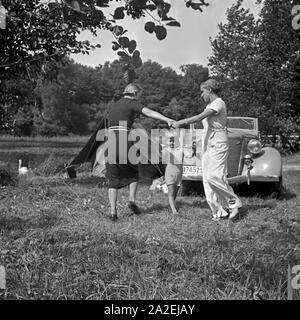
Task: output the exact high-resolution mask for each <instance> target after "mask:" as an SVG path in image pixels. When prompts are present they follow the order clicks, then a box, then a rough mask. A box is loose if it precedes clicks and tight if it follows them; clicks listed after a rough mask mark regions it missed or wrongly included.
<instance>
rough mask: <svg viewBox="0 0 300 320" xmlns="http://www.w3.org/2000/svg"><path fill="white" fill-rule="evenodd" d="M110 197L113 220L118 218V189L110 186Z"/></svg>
mask: <svg viewBox="0 0 300 320" xmlns="http://www.w3.org/2000/svg"><path fill="white" fill-rule="evenodd" d="M108 198H109V204H110V214H111V219H112V220H114V221H115V220H117V218H118V216H117V198H118V189H113V188H109V189H108Z"/></svg>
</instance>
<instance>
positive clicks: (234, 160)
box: [227, 138, 242, 177]
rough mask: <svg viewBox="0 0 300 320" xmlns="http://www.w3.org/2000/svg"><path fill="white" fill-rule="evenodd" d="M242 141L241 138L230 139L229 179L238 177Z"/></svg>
mask: <svg viewBox="0 0 300 320" xmlns="http://www.w3.org/2000/svg"><path fill="white" fill-rule="evenodd" d="M241 150H242V140H241V139H240V138H229V155H228V160H227V165H228V177H234V176H236V175H238V173H239V172H238V169H239V164H240V158H241Z"/></svg>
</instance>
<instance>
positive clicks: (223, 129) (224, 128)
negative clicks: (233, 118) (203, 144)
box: [208, 127, 227, 132]
mask: <svg viewBox="0 0 300 320" xmlns="http://www.w3.org/2000/svg"><path fill="white" fill-rule="evenodd" d="M208 130H209V131H212V132H227V127H223V128H210V127H209V128H208Z"/></svg>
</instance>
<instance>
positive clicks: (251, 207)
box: [232, 203, 276, 222]
mask: <svg viewBox="0 0 300 320" xmlns="http://www.w3.org/2000/svg"><path fill="white" fill-rule="evenodd" d="M274 207H276V205H275V204H271V203H266V204H259V205H256V204H254V205H245V206H243V207H242V208H241V209H240V211H239V213H238V215H237V216H236V218H234V219H233V220H232V221H233V222H237V221H241V220H243V219H245V218H246V217H247V216H248V214H249V213H253V211H257V210H262V209H266V208H267V209H273V208H274Z"/></svg>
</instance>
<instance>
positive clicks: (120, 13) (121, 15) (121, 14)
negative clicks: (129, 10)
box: [113, 7, 125, 20]
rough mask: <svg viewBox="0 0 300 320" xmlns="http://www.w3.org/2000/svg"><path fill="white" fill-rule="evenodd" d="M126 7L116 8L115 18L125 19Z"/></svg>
mask: <svg viewBox="0 0 300 320" xmlns="http://www.w3.org/2000/svg"><path fill="white" fill-rule="evenodd" d="M124 10H125V8H124V7H118V8H116V9H115V13H114V15H113V18H114V19H116V20H119V19H124V17H125V13H124Z"/></svg>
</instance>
